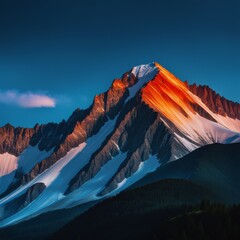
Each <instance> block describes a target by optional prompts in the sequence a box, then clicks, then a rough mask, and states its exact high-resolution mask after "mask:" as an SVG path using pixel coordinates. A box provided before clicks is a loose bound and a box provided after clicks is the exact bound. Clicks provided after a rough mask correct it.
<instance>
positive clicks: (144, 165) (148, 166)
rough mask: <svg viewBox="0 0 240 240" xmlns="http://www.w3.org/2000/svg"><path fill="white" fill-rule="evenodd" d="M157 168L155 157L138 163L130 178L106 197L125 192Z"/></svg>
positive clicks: (157, 160) (158, 164) (157, 161)
mask: <svg viewBox="0 0 240 240" xmlns="http://www.w3.org/2000/svg"><path fill="white" fill-rule="evenodd" d="M158 167H160V163H159V159H158V158H157V156H156V155H154V156H150V158H149V159H148V160H146V161H144V162H141V163H140V165H139V168H138V170H137V171H136V172H135V173H134V174H133V175H132V176H131V177H129V178H125V179H124V180H123V181H122V182H120V183H119V184H118V187H117V188H116V189H115V190H113V191H112V192H110V193H109V194H108V195H106V196H113V195H116V194H117V193H119V192H121V191H123V190H125V189H126V188H128V187H130V186H131V185H133V184H134V183H135V182H137V181H139V180H140V179H142V178H143V177H144V176H146V175H147V174H148V173H151V172H154V171H155V170H156V169H157V168H158Z"/></svg>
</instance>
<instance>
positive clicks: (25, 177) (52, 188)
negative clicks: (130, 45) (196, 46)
mask: <svg viewBox="0 0 240 240" xmlns="http://www.w3.org/2000/svg"><path fill="white" fill-rule="evenodd" d="M239 142H240V104H239V103H235V102H232V101H230V100H227V99H225V98H224V97H222V96H220V95H219V94H218V93H216V92H215V91H214V90H212V89H211V88H210V87H208V86H201V85H196V84H192V85H190V84H189V83H188V82H182V81H181V80H179V79H178V78H177V77H175V76H174V75H173V74H172V73H170V72H169V71H168V70H166V69H165V68H163V67H162V66H161V65H159V64H158V63H150V64H146V65H140V66H137V67H134V68H133V69H131V70H130V71H128V72H126V73H125V74H123V76H122V77H121V78H119V79H115V80H114V81H113V83H112V85H111V86H110V88H109V89H108V90H107V91H106V92H104V93H102V94H99V95H97V96H96V97H95V98H94V100H93V103H92V105H91V106H90V107H89V108H87V109H84V110H81V109H76V110H75V111H74V112H73V113H72V115H71V116H70V117H69V119H68V120H67V121H65V120H63V121H62V122H60V123H49V124H43V125H40V124H37V125H35V126H34V127H33V128H21V127H14V126H11V125H10V124H7V125H5V126H3V127H1V128H0V227H1V228H6V227H9V226H12V225H16V224H22V223H24V221H31V219H34V218H35V219H36V218H37V217H38V216H41V215H43V214H46V213H50V212H54V211H61V210H64V209H73V208H75V207H79V206H86V205H88V204H89V206H92V205H94V204H95V203H98V202H99V201H102V200H105V199H107V198H109V197H113V196H115V195H117V194H119V193H120V192H123V191H125V190H126V189H129V188H130V189H136V188H139V187H141V188H142V187H144V186H145V185H149V184H154V183H155V184H156V182H158V181H160V182H161V184H162V183H164V184H166V183H165V182H164V179H169V178H171V179H172V178H174V179H176V180H175V181H177V179H181V181H183V183H182V182H181V181H180V184H179V182H174V184H175V183H176V184H175V185H176V189H178V187H179V186H180V187H181V186H182V184H183V185H184V189H185V187H186V184H189V185H187V187H186V188H187V189H191V190H190V192H192V191H193V192H198V191H200V190H199V189H200V188H204V191H203V192H202V193H204V194H200V195H196V196H197V197H196V198H197V199H198V200H201V199H202V198H204V197H206V196H209V198H210V199H218V200H219V201H223V202H227V203H239V200H240V192H239V191H238V190H237V189H239V184H238V182H239V181H238V180H239V177H238V176H239V167H238V166H239V161H240V159H239V158H240V157H239V156H240V155H239V153H238V154H237V150H238V148H239ZM162 181H163V182H162ZM188 181H189V182H188ZM161 184H160V189H162V187H161V186H162V185H161ZM167 184H171V186H173V185H174V184H173V182H171V181H170V182H167ZM154 186H155V188H156V185H154ZM205 187H207V189H205ZM155 188H154V189H155ZM180 189H182V188H180ZM176 191H177V190H176ZM180 192H181V191H180ZM200 192H201V191H200ZM123 194H124V193H123ZM177 194H179V192H178V193H177ZM120 195H121V194H120ZM106 201H107V200H106ZM166 201H170V202H171V201H172V200H169V199H168V200H166ZM195 202H196V201H195V200H194V203H195Z"/></svg>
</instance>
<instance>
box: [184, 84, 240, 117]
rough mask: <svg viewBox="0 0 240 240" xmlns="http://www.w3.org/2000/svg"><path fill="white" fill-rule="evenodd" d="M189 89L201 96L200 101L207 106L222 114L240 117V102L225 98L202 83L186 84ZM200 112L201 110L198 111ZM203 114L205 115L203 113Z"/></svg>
mask: <svg viewBox="0 0 240 240" xmlns="http://www.w3.org/2000/svg"><path fill="white" fill-rule="evenodd" d="M188 87H189V90H190V91H191V92H192V93H194V94H195V95H197V96H198V97H199V98H201V100H202V102H203V103H204V104H205V105H207V106H208V108H209V109H210V110H211V111H213V112H214V113H217V114H219V115H222V116H228V117H230V118H234V119H235V118H237V119H240V104H239V103H236V102H232V101H229V100H227V99H226V98H224V97H221V96H220V95H219V94H217V93H216V92H215V91H213V90H212V89H211V88H210V87H208V86H206V85H204V86H201V85H199V86H198V85H196V84H193V85H190V86H188ZM199 113H200V114H201V113H202V112H201V111H200V112H199ZM203 116H205V115H204V114H203Z"/></svg>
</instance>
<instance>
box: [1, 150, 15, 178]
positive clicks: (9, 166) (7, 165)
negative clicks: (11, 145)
mask: <svg viewBox="0 0 240 240" xmlns="http://www.w3.org/2000/svg"><path fill="white" fill-rule="evenodd" d="M17 167H18V157H16V156H14V155H12V154H10V153H7V152H6V153H3V154H0V177H2V176H4V175H7V174H9V173H11V172H13V171H14V170H16V169H17Z"/></svg>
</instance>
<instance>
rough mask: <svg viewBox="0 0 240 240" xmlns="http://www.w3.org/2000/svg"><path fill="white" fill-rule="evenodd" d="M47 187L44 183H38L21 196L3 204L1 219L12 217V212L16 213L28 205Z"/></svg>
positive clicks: (0, 209)
mask: <svg viewBox="0 0 240 240" xmlns="http://www.w3.org/2000/svg"><path fill="white" fill-rule="evenodd" d="M45 188H46V186H45V185H44V184H43V183H36V184H34V185H32V186H31V187H30V188H28V189H27V191H26V192H25V193H24V194H22V195H21V196H19V197H17V198H15V199H14V200H12V201H11V202H8V203H7V204H5V205H2V206H1V208H0V211H1V212H2V214H1V219H4V218H7V217H10V216H11V215H12V214H15V213H16V212H18V211H20V210H21V209H23V208H25V207H26V206H28V205H29V204H30V203H31V202H33V201H34V200H35V199H36V198H37V197H38V196H39V195H40V194H41V193H42V192H43V191H44V189H45Z"/></svg>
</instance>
